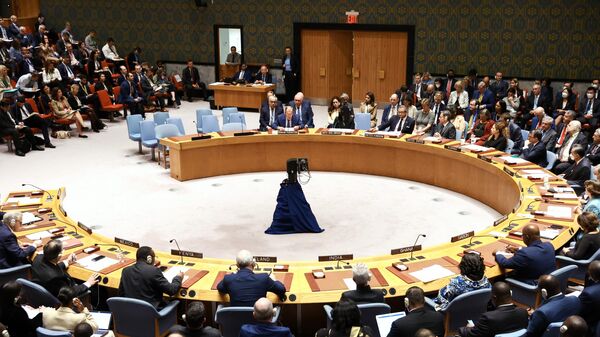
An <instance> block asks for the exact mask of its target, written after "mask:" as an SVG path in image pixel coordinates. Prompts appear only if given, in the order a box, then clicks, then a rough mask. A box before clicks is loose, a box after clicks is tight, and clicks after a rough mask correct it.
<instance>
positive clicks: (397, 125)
mask: <svg viewBox="0 0 600 337" xmlns="http://www.w3.org/2000/svg"><path fill="white" fill-rule="evenodd" d="M414 129H415V120H414V119H412V118H410V117H408V113H407V111H406V107H405V106H404V105H401V106H400V108H398V114H397V115H394V116H392V117H391V118H390V119H388V121H387V122H385V123H381V125H379V126H378V127H377V129H371V130H372V131H377V130H379V131H386V130H387V131H390V132H400V133H404V134H407V133H412V132H413V130H414Z"/></svg>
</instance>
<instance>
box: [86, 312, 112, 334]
mask: <svg viewBox="0 0 600 337" xmlns="http://www.w3.org/2000/svg"><path fill="white" fill-rule="evenodd" d="M90 314H91V315H92V317H94V321H96V323H98V329H103V330H106V329H108V328H109V327H110V312H99V311H92V312H90Z"/></svg>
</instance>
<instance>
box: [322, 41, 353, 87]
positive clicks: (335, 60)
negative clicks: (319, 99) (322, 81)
mask: <svg viewBox="0 0 600 337" xmlns="http://www.w3.org/2000/svg"><path fill="white" fill-rule="evenodd" d="M352 49H353V48H352V32H351V31H331V32H329V58H328V63H329V64H328V66H327V68H328V72H329V74H328V76H327V80H328V82H329V83H328V89H329V91H328V92H327V98H330V97H333V96H338V95H339V94H341V93H342V92H346V93H348V95H350V96H352V73H351V71H352V52H353V50H352ZM348 71H350V73H347V72H348ZM352 97H354V96H352Z"/></svg>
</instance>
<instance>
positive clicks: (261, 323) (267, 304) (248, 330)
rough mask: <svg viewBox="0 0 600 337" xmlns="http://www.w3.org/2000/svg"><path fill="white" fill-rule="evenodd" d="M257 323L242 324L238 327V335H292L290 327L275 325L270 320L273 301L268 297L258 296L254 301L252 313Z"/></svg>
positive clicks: (264, 336)
mask: <svg viewBox="0 0 600 337" xmlns="http://www.w3.org/2000/svg"><path fill="white" fill-rule="evenodd" d="M252 315H253V316H254V320H256V321H257V323H254V324H244V325H242V328H241V329H240V337H255V336H256V337H258V336H260V337H293V336H294V335H292V332H291V331H290V328H288V327H285V326H277V325H275V324H274V323H273V322H272V320H273V316H274V315H275V310H274V309H273V303H271V301H269V299H268V298H265V297H263V298H259V299H258V301H256V303H254V312H253V313H252Z"/></svg>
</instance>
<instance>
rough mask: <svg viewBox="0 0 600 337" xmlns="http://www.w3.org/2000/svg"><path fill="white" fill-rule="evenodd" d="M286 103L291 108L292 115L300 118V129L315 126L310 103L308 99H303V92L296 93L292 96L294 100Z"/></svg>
mask: <svg viewBox="0 0 600 337" xmlns="http://www.w3.org/2000/svg"><path fill="white" fill-rule="evenodd" d="M288 105H289V106H291V107H292V108H293V110H294V115H297V116H298V117H299V118H300V128H301V129H304V128H314V127H315V124H314V122H313V118H314V113H313V110H312V105H311V104H310V101H309V100H305V99H304V94H303V93H302V92H299V93H297V94H296V95H295V96H294V100H293V101H290V103H289V104H288Z"/></svg>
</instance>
